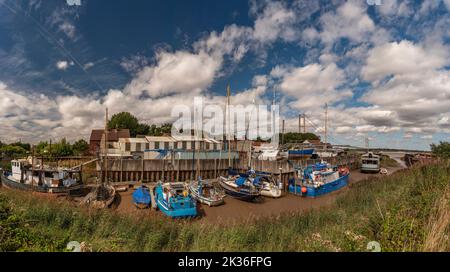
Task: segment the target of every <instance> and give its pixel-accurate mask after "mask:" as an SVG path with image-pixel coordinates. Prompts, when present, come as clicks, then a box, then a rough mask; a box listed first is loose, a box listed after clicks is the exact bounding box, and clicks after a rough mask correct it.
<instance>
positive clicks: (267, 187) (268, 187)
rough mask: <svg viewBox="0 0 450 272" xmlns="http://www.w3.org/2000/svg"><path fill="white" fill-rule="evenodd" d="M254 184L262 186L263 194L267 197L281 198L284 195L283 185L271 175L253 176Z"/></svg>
mask: <svg viewBox="0 0 450 272" xmlns="http://www.w3.org/2000/svg"><path fill="white" fill-rule="evenodd" d="M251 179H252V180H253V183H254V184H259V186H260V187H261V195H262V196H265V197H272V198H279V197H281V195H282V189H283V187H282V186H283V185H282V183H281V182H279V181H278V180H276V179H275V178H273V177H272V176H269V175H256V176H254V177H251Z"/></svg>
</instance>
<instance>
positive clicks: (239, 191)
mask: <svg viewBox="0 0 450 272" xmlns="http://www.w3.org/2000/svg"><path fill="white" fill-rule="evenodd" d="M219 184H220V186H222V188H223V189H224V190H225V193H226V194H227V195H229V196H231V197H232V198H236V199H239V200H243V201H252V200H254V199H255V198H258V197H259V196H260V195H261V192H260V191H250V190H248V189H246V188H233V187H231V186H230V185H228V184H227V183H226V182H224V181H223V180H222V179H219Z"/></svg>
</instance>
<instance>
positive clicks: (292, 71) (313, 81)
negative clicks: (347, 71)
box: [271, 63, 352, 109]
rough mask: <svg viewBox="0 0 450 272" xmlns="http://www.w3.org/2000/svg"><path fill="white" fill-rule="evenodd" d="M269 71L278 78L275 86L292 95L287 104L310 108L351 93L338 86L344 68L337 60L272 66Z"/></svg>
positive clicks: (341, 81) (298, 107)
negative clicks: (340, 66) (339, 65)
mask: <svg viewBox="0 0 450 272" xmlns="http://www.w3.org/2000/svg"><path fill="white" fill-rule="evenodd" d="M271 75H272V76H274V79H276V78H279V81H278V83H276V87H277V88H278V89H279V90H281V91H282V92H283V93H284V94H286V95H288V96H290V97H293V98H295V99H296V100H295V101H293V102H291V103H290V106H292V107H294V108H295V109H312V108H314V107H319V106H322V105H324V104H325V103H333V102H337V101H340V100H342V99H343V98H345V97H348V96H351V95H352V93H351V92H350V91H348V90H337V89H338V87H339V86H340V85H341V84H342V83H343V82H344V80H345V75H344V72H343V71H342V70H341V69H339V68H338V67H337V66H336V64H334V63H330V64H328V65H325V66H324V65H321V64H317V63H315V64H310V65H307V66H304V67H296V68H294V67H275V68H274V69H273V70H272V72H271Z"/></svg>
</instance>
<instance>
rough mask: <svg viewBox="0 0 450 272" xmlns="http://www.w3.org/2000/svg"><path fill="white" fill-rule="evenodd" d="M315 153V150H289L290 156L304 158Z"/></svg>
mask: <svg viewBox="0 0 450 272" xmlns="http://www.w3.org/2000/svg"><path fill="white" fill-rule="evenodd" d="M313 153H314V149H303V150H301V149H296V150H288V154H289V156H304V155H312V154H313Z"/></svg>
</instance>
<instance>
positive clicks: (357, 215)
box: [0, 163, 450, 252]
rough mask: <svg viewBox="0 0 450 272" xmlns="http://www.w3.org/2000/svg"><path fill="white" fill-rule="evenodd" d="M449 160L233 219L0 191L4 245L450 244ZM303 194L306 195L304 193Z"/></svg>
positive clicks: (359, 247) (387, 247)
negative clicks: (307, 202)
mask: <svg viewBox="0 0 450 272" xmlns="http://www.w3.org/2000/svg"><path fill="white" fill-rule="evenodd" d="M449 180H450V165H449V163H446V164H441V165H428V166H422V167H416V168H412V169H410V170H403V171H401V172H397V173H395V174H393V175H392V176H389V177H385V178H384V179H376V178H375V179H371V180H367V181H362V182H360V183H357V184H355V185H354V186H352V187H351V190H349V191H348V192H346V193H344V194H342V195H341V196H340V197H338V198H337V200H336V202H335V203H334V204H333V205H332V206H330V207H328V208H321V209H316V210H312V211H310V212H307V213H303V214H284V215H280V216H278V217H276V218H264V219H258V220H254V221H248V222H242V223H236V224H233V225H223V224H210V223H204V222H202V223H201V222H198V221H184V220H181V221H174V220H169V219H167V218H159V217H151V218H149V217H141V218H135V217H131V216H126V215H119V214H116V213H114V212H113V211H109V210H104V211H94V210H88V209H84V208H83V209H82V208H74V207H73V205H72V204H69V203H67V202H64V201H58V202H57V203H55V200H47V199H41V198H36V197H32V196H30V195H27V194H25V193H18V192H14V193H13V192H12V191H6V190H3V191H1V192H0V250H3V251H5V250H7V251H16V250H17V251H64V250H65V247H66V244H67V242H69V241H72V240H76V241H80V242H81V241H83V242H85V243H86V245H87V247H88V248H90V249H91V250H93V251H219V252H220V251H368V249H367V244H368V242H370V241H377V242H378V243H380V244H381V247H382V251H449V250H450V242H449V238H448V234H449V233H450V217H449V208H450V203H449V200H450V196H449V192H450V185H449ZM299 201H302V200H301V199H299Z"/></svg>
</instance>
